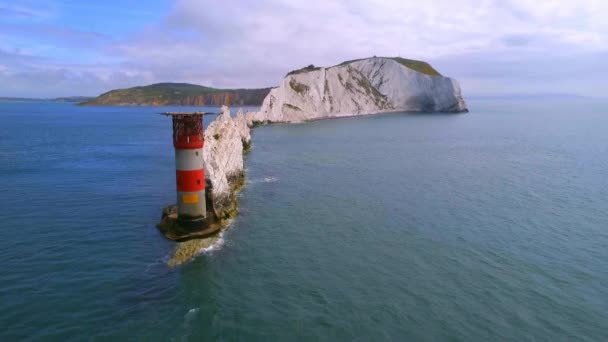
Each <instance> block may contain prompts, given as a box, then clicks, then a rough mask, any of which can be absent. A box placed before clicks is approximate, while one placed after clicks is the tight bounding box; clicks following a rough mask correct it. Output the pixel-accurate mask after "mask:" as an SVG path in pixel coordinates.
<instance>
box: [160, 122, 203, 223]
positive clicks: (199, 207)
mask: <svg viewBox="0 0 608 342" xmlns="http://www.w3.org/2000/svg"><path fill="white" fill-rule="evenodd" d="M203 114H204V113H201V112H195V113H163V115H166V116H170V117H171V118H172V119H173V146H174V147H175V180H176V188H177V221H178V223H179V225H180V226H182V227H185V228H186V227H187V228H190V229H200V228H203V227H204V225H205V217H206V215H207V209H206V205H205V170H204V166H203V145H204V143H205V141H204V136H203Z"/></svg>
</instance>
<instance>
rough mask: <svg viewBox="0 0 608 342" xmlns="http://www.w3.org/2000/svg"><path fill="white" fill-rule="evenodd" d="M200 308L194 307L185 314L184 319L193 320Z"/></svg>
mask: <svg viewBox="0 0 608 342" xmlns="http://www.w3.org/2000/svg"><path fill="white" fill-rule="evenodd" d="M200 310H201V309H200V308H192V309H190V310H188V312H187V313H186V314H185V315H184V319H185V320H186V322H189V321H191V320H192V319H193V318H194V316H196V314H197V313H198V312H199V311H200Z"/></svg>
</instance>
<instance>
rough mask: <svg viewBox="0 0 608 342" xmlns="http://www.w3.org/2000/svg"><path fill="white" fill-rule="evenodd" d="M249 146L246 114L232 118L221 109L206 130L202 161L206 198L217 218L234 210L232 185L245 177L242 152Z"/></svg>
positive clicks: (226, 215)
mask: <svg viewBox="0 0 608 342" xmlns="http://www.w3.org/2000/svg"><path fill="white" fill-rule="evenodd" d="M250 143H251V136H250V134H249V127H248V125H247V122H246V120H245V115H244V114H243V113H242V112H239V113H238V114H237V116H236V117H235V118H232V117H231V116H230V109H229V108H228V107H226V106H222V113H221V114H220V115H218V117H217V118H216V119H215V120H213V122H211V123H210V124H209V126H208V127H207V129H206V130H205V146H204V147H203V159H204V162H205V178H206V179H207V183H208V184H209V185H210V187H208V188H207V192H208V194H207V197H208V198H210V199H211V202H212V205H213V211H214V213H215V216H216V217H217V218H225V217H228V216H230V212H231V211H233V210H235V209H236V202H235V196H236V194H235V191H234V186H235V183H238V182H240V181H241V180H242V178H243V176H244V174H243V150H244V147H247V146H249V144H250Z"/></svg>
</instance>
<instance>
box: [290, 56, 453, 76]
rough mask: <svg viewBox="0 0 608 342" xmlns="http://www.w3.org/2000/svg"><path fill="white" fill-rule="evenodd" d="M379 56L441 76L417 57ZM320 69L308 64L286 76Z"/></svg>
mask: <svg viewBox="0 0 608 342" xmlns="http://www.w3.org/2000/svg"><path fill="white" fill-rule="evenodd" d="M370 58H376V56H374V57H370ZM370 58H359V59H353V60H350V61H345V62H342V63H340V64H338V65H334V67H336V66H344V65H347V64H350V63H354V62H358V61H362V60H365V59H370ZM379 58H385V59H392V60H394V61H395V62H397V63H399V64H401V65H403V66H405V67H407V68H410V69H412V70H415V71H418V72H421V73H423V74H426V75H431V76H441V74H440V73H439V71H437V70H435V68H433V67H432V66H431V65H430V64H429V63H427V62H423V61H417V60H415V59H407V58H402V57H379ZM332 68H333V67H332ZM319 69H320V68H319V67H315V66H314V65H312V64H311V65H309V66H307V67H305V68H301V69H296V70H292V71H290V72H288V73H287V75H286V76H289V75H297V74H302V73H307V72H310V71H315V70H319Z"/></svg>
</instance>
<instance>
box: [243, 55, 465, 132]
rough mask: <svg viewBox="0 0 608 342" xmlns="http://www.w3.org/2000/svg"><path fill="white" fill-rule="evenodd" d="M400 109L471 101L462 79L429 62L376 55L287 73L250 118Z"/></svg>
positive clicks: (456, 107) (457, 108)
mask: <svg viewBox="0 0 608 342" xmlns="http://www.w3.org/2000/svg"><path fill="white" fill-rule="evenodd" d="M415 69H416V70H415ZM396 111H415V112H455V113H457V112H466V111H467V107H466V104H465V102H464V99H463V98H462V94H461V92H460V85H459V84H458V82H457V81H456V80H454V79H451V78H448V77H444V76H441V75H440V74H439V73H437V72H436V71H435V70H434V69H433V68H432V67H431V66H430V65H428V64H426V63H424V62H419V61H412V60H406V59H402V58H386V57H373V58H367V59H361V60H356V61H351V62H345V63H342V64H340V65H337V66H333V67H329V68H314V67H312V66H311V67H309V68H304V69H300V70H296V71H293V72H291V73H289V74H287V76H286V77H285V78H284V79H283V81H282V82H281V84H280V85H279V86H278V87H277V88H273V89H272V90H271V91H270V93H269V94H268V95H267V96H266V98H265V99H264V102H263V104H262V107H261V109H260V111H258V112H255V113H248V114H247V121H248V122H250V123H251V122H258V123H266V122H303V121H308V120H315V119H323V118H332V117H343V116H353V115H362V114H374V113H383V112H396Z"/></svg>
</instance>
